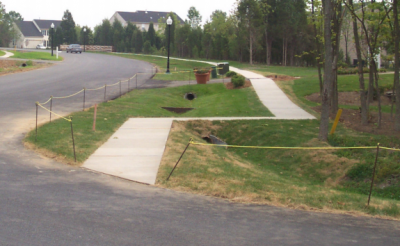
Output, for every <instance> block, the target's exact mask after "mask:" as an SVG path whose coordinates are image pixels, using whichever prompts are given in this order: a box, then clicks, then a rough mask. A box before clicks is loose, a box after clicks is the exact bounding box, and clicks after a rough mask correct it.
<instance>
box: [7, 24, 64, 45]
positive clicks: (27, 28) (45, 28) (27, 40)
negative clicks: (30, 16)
mask: <svg viewBox="0 0 400 246" xmlns="http://www.w3.org/2000/svg"><path fill="white" fill-rule="evenodd" d="M52 23H53V24H54V29H57V27H58V26H60V24H61V21H59V20H33V21H20V22H18V24H15V23H14V27H15V29H16V30H17V33H18V35H17V36H19V38H18V40H15V41H13V42H12V43H11V44H10V46H11V47H13V46H14V45H15V46H16V47H17V48H31V49H33V48H36V46H37V45H38V44H43V45H44V46H46V47H49V46H50V43H49V30H50V28H51V27H50V26H51V24H52Z"/></svg>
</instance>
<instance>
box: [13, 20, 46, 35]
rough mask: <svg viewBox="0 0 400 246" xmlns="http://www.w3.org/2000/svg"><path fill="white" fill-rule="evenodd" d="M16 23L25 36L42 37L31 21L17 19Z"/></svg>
mask: <svg viewBox="0 0 400 246" xmlns="http://www.w3.org/2000/svg"><path fill="white" fill-rule="evenodd" d="M17 25H18V27H19V29H20V30H21V32H22V34H23V35H24V36H25V37H43V35H42V33H41V32H39V30H38V29H37V27H36V26H35V24H33V21H19V23H18V24H17Z"/></svg>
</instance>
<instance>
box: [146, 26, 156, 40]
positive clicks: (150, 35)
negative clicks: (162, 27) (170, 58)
mask: <svg viewBox="0 0 400 246" xmlns="http://www.w3.org/2000/svg"><path fill="white" fill-rule="evenodd" d="M146 39H147V40H148V41H149V42H150V45H151V46H155V44H156V31H155V30H154V24H153V22H151V23H150V25H149V30H148V31H147V37H146Z"/></svg>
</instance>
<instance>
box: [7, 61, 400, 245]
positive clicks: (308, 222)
mask: <svg viewBox="0 0 400 246" xmlns="http://www.w3.org/2000/svg"><path fill="white" fill-rule="evenodd" d="M63 55H64V56H65V60H64V62H62V63H59V64H56V65H54V66H51V67H49V68H45V69H40V70H36V71H32V72H26V73H19V74H14V75H6V76H1V77H0V105H1V106H0V115H1V117H0V124H1V125H0V126H1V128H0V136H1V139H0V141H1V145H0V224H1V227H0V245H398V244H399V241H400V223H399V222H397V221H387V220H381V219H372V218H364V217H359V218H357V217H353V216H347V215H330V214H322V213H312V212H306V211H297V210H291V209H284V208H275V207H271V206H256V205H243V204H232V203H229V202H226V201H224V200H220V199H215V198H210V197H203V196H197V195H190V194H186V193H181V192H175V191H170V190H165V189H159V188H156V187H152V186H146V185H141V184H137V183H133V182H129V181H126V180H122V179H118V178H114V177H111V176H107V175H103V174H98V173H93V172H90V171H88V170H85V169H81V168H76V167H71V166H66V165H63V164H60V163H57V162H56V161H54V160H52V159H47V158H42V157H40V156H38V155H37V154H35V153H33V152H32V151H29V150H26V149H24V147H23V146H22V143H21V140H22V138H23V135H24V134H25V133H26V132H27V131H28V130H29V129H32V128H33V126H34V116H35V107H34V103H35V102H36V101H40V102H43V101H46V100H47V99H48V98H49V97H50V96H52V95H53V96H64V95H69V94H72V93H74V92H76V91H79V90H81V89H82V88H83V87H87V88H96V87H100V86H103V85H104V84H105V83H107V84H112V83H115V82H117V81H119V80H122V79H126V78H129V77H131V76H132V75H134V74H135V73H136V72H138V71H143V70H146V69H148V71H150V70H151V69H152V67H151V65H150V64H147V63H143V62H139V61H133V60H128V59H124V58H119V57H114V56H105V55H99V54H89V53H86V54H81V55H80V54H63ZM142 76H143V77H142V79H144V78H145V76H150V75H142ZM140 83H141V80H139V84H140ZM125 89H126V88H125ZM118 90H119V88H118ZM109 93H110V95H109V96H110V97H112V96H113V95H117V94H118V93H116V92H115V91H109ZM113 93H114V94H113ZM98 97H99V95H97V94H93V95H88V105H87V106H89V105H90V104H92V103H95V102H96V100H101V98H100V99H98ZM66 100H67V101H66V102H69V103H68V104H67V103H64V102H63V104H61V101H60V103H58V104H57V103H56V101H55V105H54V107H55V110H56V111H58V112H63V113H66V112H71V111H76V110H81V109H82V103H81V101H80V99H79V100H73V99H66ZM68 100H70V101H68ZM62 105H64V106H62ZM66 105H68V106H66ZM47 119H48V118H47V113H45V112H41V114H40V120H41V121H42V122H44V121H45V120H47Z"/></svg>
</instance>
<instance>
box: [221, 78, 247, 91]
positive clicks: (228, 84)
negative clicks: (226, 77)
mask: <svg viewBox="0 0 400 246" xmlns="http://www.w3.org/2000/svg"><path fill="white" fill-rule="evenodd" d="M225 86H226V88H227V89H228V90H236V89H243V88H247V87H251V86H252V84H251V82H250V80H246V81H245V82H244V85H243V86H239V87H236V88H235V86H234V85H233V83H232V82H228V83H225Z"/></svg>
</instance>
